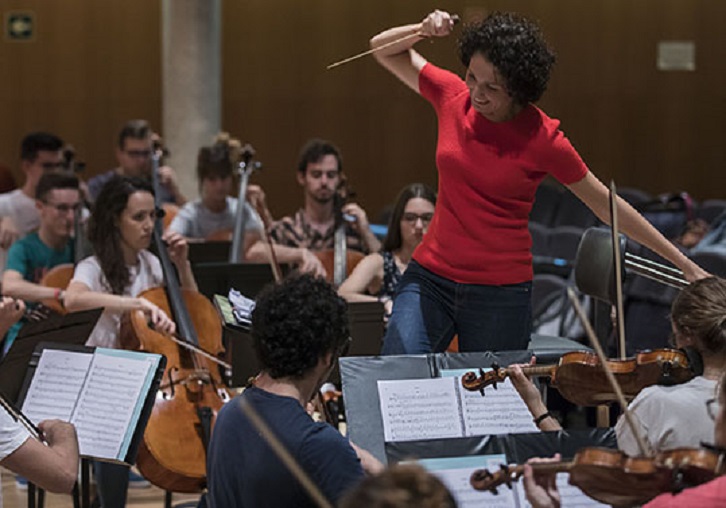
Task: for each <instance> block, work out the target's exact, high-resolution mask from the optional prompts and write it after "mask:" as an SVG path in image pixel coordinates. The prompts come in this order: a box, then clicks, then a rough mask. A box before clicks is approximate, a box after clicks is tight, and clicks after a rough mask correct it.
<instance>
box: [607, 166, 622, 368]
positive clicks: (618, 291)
mask: <svg viewBox="0 0 726 508" xmlns="http://www.w3.org/2000/svg"><path fill="white" fill-rule="evenodd" d="M610 222H611V224H610V230H611V232H612V241H613V263H614V268H615V269H614V270H613V271H614V272H615V273H614V275H613V276H614V277H615V319H616V321H617V332H618V355H619V356H620V359H621V360H624V359H625V316H624V312H623V278H622V276H621V275H622V273H623V267H622V263H621V259H620V232H619V228H618V193H617V191H616V189H615V181H614V180H610Z"/></svg>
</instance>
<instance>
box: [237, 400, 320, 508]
mask: <svg viewBox="0 0 726 508" xmlns="http://www.w3.org/2000/svg"><path fill="white" fill-rule="evenodd" d="M240 407H241V408H242V411H243V412H244V414H245V416H247V418H248V419H249V420H250V423H252V425H253V426H254V427H255V428H256V429H257V432H259V433H260V434H261V435H262V438H263V439H264V440H265V441H266V442H267V444H268V445H270V448H272V451H273V453H274V454H275V455H277V458H278V459H280V461H281V462H282V463H283V464H284V465H285V467H287V469H288V471H290V473H292V475H293V476H294V477H295V478H296V479H297V481H299V482H300V485H302V487H303V489H305V491H306V492H307V493H308V495H309V496H310V498H311V499H312V500H313V501H314V502H315V504H317V505H318V506H319V507H320V508H333V505H332V504H330V501H328V500H327V499H326V497H325V496H324V495H323V493H322V492H321V491H320V489H319V488H318V486H317V485H315V483H314V482H313V481H312V480H311V479H310V477H309V476H308V475H307V473H306V472H305V470H304V469H303V468H302V467H301V466H300V464H298V462H297V461H296V460H295V457H293V456H292V454H291V453H290V452H289V451H288V450H287V448H285V445H283V444H282V442H281V441H280V440H279V439H278V438H277V436H276V435H275V433H274V432H273V431H272V429H271V428H270V427H269V426H268V425H267V423H266V422H265V420H263V418H262V416H260V414H259V413H258V412H257V410H255V408H253V407H252V404H250V403H249V402H248V401H247V400H245V399H244V398H242V397H240Z"/></svg>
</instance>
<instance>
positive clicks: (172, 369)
mask: <svg viewBox="0 0 726 508" xmlns="http://www.w3.org/2000/svg"><path fill="white" fill-rule="evenodd" d="M152 160H153V163H154V169H155V170H156V169H157V168H158V161H159V153H158V151H156V152H154V154H152ZM152 176H153V179H154V186H155V189H158V178H157V174H156V171H154V174H153V175H152ZM156 199H157V206H158V205H159V203H158V194H157V197H156ZM153 241H154V244H155V245H156V248H157V251H158V255H159V260H160V262H161V266H162V271H163V273H164V279H165V281H166V287H165V288H152V289H149V290H146V291H144V292H143V293H141V294H140V295H139V296H140V297H143V298H145V299H147V300H149V301H151V302H153V303H154V304H155V305H157V306H158V307H160V308H161V309H162V310H164V312H166V313H167V314H168V315H170V316H172V317H173V319H174V321H175V322H176V325H177V335H178V337H170V336H166V335H163V334H161V333H159V332H156V331H155V330H153V329H152V328H151V327H150V326H149V325H148V323H147V320H146V318H145V316H144V315H143V313H142V312H140V311H139V312H132V313H129V314H128V315H127V316H126V318H125V319H124V321H123V322H122V327H121V344H122V346H123V347H124V348H127V349H140V350H143V351H148V352H153V353H157V354H163V355H164V356H166V358H167V365H166V369H165V371H164V378H163V381H162V384H161V386H160V387H159V393H158V394H157V398H156V402H155V404H154V408H153V410H152V413H151V416H150V417H149V422H148V424H147V427H146V430H145V432H144V437H143V440H142V442H141V445H140V446H139V453H138V457H137V462H136V464H137V467H138V468H139V471H141V473H142V475H143V476H144V477H145V478H147V479H148V480H149V481H150V482H151V483H153V484H154V485H157V486H158V487H161V488H163V489H165V490H167V491H171V492H189V493H195V492H200V491H202V490H203V489H204V487H205V486H206V447H207V444H208V439H209V436H210V435H211V431H212V427H213V425H214V419H215V417H216V414H217V412H218V411H219V410H220V409H221V407H222V405H223V404H224V403H225V402H227V401H228V400H230V398H231V397H230V394H229V392H228V391H227V389H226V387H225V386H224V384H223V382H222V376H221V374H220V372H219V368H218V365H219V364H223V362H220V361H219V360H217V359H216V358H217V357H219V356H220V355H221V354H222V353H223V351H224V349H223V347H222V344H221V335H222V325H221V322H220V319H219V316H218V314H217V312H216V310H215V308H214V306H213V305H212V304H211V302H210V301H209V300H207V299H206V298H205V297H204V296H202V295H201V294H200V293H198V292H195V291H190V290H187V289H182V288H181V287H180V284H179V279H178V276H177V273H176V271H175V269H174V266H173V264H172V261H171V259H170V257H169V253H168V252H167V249H166V246H165V244H164V242H163V240H162V224H161V219H160V218H157V221H156V224H155V227H154V232H153ZM187 309H192V310H193V312H189V311H188V310H187ZM197 330H198V331H200V335H197Z"/></svg>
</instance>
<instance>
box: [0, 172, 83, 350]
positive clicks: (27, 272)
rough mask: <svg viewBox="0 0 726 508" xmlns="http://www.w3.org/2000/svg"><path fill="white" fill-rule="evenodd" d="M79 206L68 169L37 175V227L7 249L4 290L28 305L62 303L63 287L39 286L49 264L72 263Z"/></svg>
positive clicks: (13, 334)
mask: <svg viewBox="0 0 726 508" xmlns="http://www.w3.org/2000/svg"><path fill="white" fill-rule="evenodd" d="M80 206H81V193H80V190H79V184H78V178H77V177H76V176H75V175H73V174H72V173H69V172H67V171H51V172H48V173H45V174H44V175H43V176H41V177H40V181H39V182H38V186H37V189H36V194H35V207H36V211H37V214H38V215H39V217H40V227H39V228H38V231H34V232H32V233H30V234H29V235H27V236H26V237H24V238H21V239H20V240H18V241H17V242H15V243H14V244H13V245H12V246H11V247H10V250H9V251H8V262H7V266H6V268H5V272H4V273H3V278H2V287H3V293H4V294H5V295H7V296H12V297H14V298H18V299H22V300H25V302H26V304H27V305H28V307H30V306H32V305H33V304H34V303H35V302H40V301H42V300H58V301H59V302H60V303H61V304H63V296H64V295H63V290H62V289H57V288H51V287H46V286H41V285H40V284H39V282H40V280H41V279H42V277H43V275H45V274H46V272H47V271H48V270H50V269H51V268H53V267H55V266H58V265H61V264H65V263H73V260H74V252H73V251H74V242H73V238H71V235H72V233H73V227H74V219H75V213H76V211H77V210H78V208H79V207H80ZM23 324H25V319H22V320H20V321H19V322H18V323H16V324H15V325H13V327H11V328H10V330H9V331H8V333H7V335H6V337H5V343H4V344H3V354H4V353H6V352H7V350H8V349H9V348H10V346H11V345H12V343H13V341H14V340H15V337H16V336H17V334H18V331H19V330H20V328H21V327H22V326H23Z"/></svg>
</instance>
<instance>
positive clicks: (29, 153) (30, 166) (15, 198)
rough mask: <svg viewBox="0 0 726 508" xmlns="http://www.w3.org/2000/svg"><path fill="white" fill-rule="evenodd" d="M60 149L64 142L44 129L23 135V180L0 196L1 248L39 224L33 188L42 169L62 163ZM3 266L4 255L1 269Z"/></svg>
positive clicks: (0, 263) (21, 148) (56, 167)
mask: <svg viewBox="0 0 726 508" xmlns="http://www.w3.org/2000/svg"><path fill="white" fill-rule="evenodd" d="M62 148H63V141H62V140H61V139H60V138H59V137H57V136H55V135H53V134H48V133H46V132H34V133H32V134H28V135H27V136H25V137H24V138H23V141H22V143H21V146H20V167H21V169H22V170H23V173H24V174H25V182H24V183H23V186H22V187H21V188H19V189H15V190H13V191H10V192H6V193H4V194H2V195H0V248H2V249H5V250H7V249H8V248H9V247H10V245H11V244H12V243H13V242H14V241H15V240H17V239H18V238H20V237H22V236H25V235H26V234H28V233H29V232H30V231H32V230H34V229H36V228H37V227H38V225H39V224H40V218H39V217H38V211H37V210H36V208H35V187H36V186H37V185H38V180H40V177H41V175H42V174H43V172H44V171H47V170H51V169H60V168H61V167H62V166H63V154H62V151H61V149H62ZM4 255H5V252H3V256H4ZM4 267H5V259H4V257H3V259H2V262H0V268H4Z"/></svg>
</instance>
